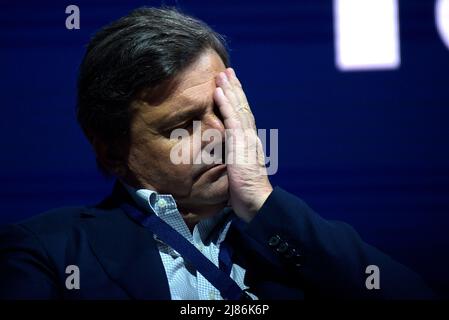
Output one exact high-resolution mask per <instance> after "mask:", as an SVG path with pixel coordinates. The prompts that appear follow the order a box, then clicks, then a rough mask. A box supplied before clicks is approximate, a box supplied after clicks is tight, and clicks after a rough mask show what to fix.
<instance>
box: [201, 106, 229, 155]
mask: <svg viewBox="0 0 449 320" xmlns="http://www.w3.org/2000/svg"><path fill="white" fill-rule="evenodd" d="M206 130H208V131H209V130H214V131H215V132H214V134H211V132H210V131H209V132H207V135H206V136H207V138H206V137H204V136H203V139H202V148H204V147H205V146H206V145H208V144H210V143H213V145H214V146H215V144H222V142H223V141H224V139H225V126H224V124H223V121H222V120H221V118H220V116H219V115H217V114H216V113H214V112H209V113H208V114H207V115H205V116H204V118H203V123H202V131H203V132H202V134H204V132H205V131H206ZM218 135H219V136H220V137H219V139H218V140H217V141H216V139H215V138H218ZM216 136H217V137H216Z"/></svg>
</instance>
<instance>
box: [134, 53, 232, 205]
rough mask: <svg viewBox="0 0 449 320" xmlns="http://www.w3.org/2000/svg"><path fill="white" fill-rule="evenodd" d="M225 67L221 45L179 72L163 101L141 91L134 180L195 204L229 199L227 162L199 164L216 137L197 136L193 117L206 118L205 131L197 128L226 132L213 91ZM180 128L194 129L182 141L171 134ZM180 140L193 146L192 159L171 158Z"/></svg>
mask: <svg viewBox="0 0 449 320" xmlns="http://www.w3.org/2000/svg"><path fill="white" fill-rule="evenodd" d="M225 68H226V67H225V65H224V64H223V62H222V60H221V58H220V57H219V56H218V54H217V53H216V52H215V51H212V50H208V51H205V52H204V53H203V54H201V55H200V57H199V58H198V59H197V60H195V62H194V63H193V64H191V65H190V66H189V67H188V68H187V69H186V70H185V71H183V72H182V73H181V74H179V75H178V76H177V79H176V80H177V82H176V85H174V86H173V88H172V89H171V90H170V92H169V94H168V95H167V96H168V97H166V98H165V99H164V100H163V101H159V102H151V101H150V100H148V99H145V98H144V96H145V95H141V98H139V99H138V100H137V101H135V103H133V106H134V108H135V113H134V116H133V118H132V120H131V123H130V140H129V141H130V145H129V153H128V159H127V160H128V168H129V174H128V176H127V179H126V180H128V182H130V181H131V182H130V183H131V184H134V185H135V186H136V187H143V188H148V189H152V190H156V191H157V192H159V193H168V194H172V195H173V196H174V198H175V199H176V201H177V202H178V205H180V206H182V207H184V208H188V209H191V210H194V209H196V208H201V207H205V206H206V207H207V206H215V205H222V204H226V202H227V199H228V176H227V172H226V166H225V165H206V164H193V159H195V158H196V159H198V157H200V154H201V150H202V149H203V148H204V147H205V146H206V145H207V144H210V143H211V141H202V142H199V141H198V140H195V139H193V134H194V132H193V126H192V123H193V121H200V122H201V128H200V129H197V131H201V132H195V133H196V134H199V135H201V133H202V132H204V130H207V129H216V130H219V131H220V132H221V133H222V134H223V135H224V125H223V123H222V121H221V116H220V114H219V112H218V109H217V107H216V105H215V103H214V98H213V93H214V90H215V88H216V83H215V77H216V75H217V74H218V73H219V72H222V71H224V70H225ZM156 94H157V92H156ZM153 100H154V99H153ZM177 128H184V129H186V130H188V132H189V136H188V137H185V138H183V139H182V140H181V141H179V140H178V139H177V138H174V139H170V133H171V132H172V131H173V130H174V129H177ZM194 142H195V143H194ZM198 142H199V143H198ZM177 143H181V144H183V145H184V146H188V148H189V149H190V161H189V164H174V163H173V162H172V161H171V160H170V152H171V150H172V148H173V147H174V146H175V145H176V144H177ZM212 166H213V167H212ZM211 167H212V168H211Z"/></svg>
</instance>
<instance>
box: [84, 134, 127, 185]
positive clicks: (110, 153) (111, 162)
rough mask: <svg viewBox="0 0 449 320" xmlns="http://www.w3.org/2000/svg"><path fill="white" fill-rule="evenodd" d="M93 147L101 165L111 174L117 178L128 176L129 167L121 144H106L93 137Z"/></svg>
mask: <svg viewBox="0 0 449 320" xmlns="http://www.w3.org/2000/svg"><path fill="white" fill-rule="evenodd" d="M91 143H92V146H93V148H94V151H95V155H96V156H97V160H98V161H99V162H100V164H101V165H102V166H103V167H104V168H106V169H107V170H108V171H109V172H110V173H112V174H114V175H115V176H117V177H123V176H125V175H126V172H127V166H126V159H125V153H124V152H123V150H122V148H121V144H120V143H111V142H110V143H106V142H104V141H103V140H101V139H99V138H96V137H93V138H92V139H91Z"/></svg>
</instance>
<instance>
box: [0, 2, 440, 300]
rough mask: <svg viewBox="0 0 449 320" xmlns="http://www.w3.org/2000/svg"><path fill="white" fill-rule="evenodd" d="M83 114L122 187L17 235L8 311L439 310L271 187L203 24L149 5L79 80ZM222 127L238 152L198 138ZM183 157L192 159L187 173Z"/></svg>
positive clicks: (378, 256) (346, 230)
mask: <svg viewBox="0 0 449 320" xmlns="http://www.w3.org/2000/svg"><path fill="white" fill-rule="evenodd" d="M261 76H264V75H263V69H261ZM77 111H78V121H79V123H80V125H81V127H82V129H83V130H84V132H85V134H86V136H87V138H88V139H89V141H90V143H91V144H92V146H93V148H94V150H95V154H96V156H97V162H98V165H99V166H100V168H101V169H102V170H104V171H106V172H107V173H108V174H111V175H113V176H115V177H116V178H117V183H116V185H115V187H114V190H113V192H112V194H111V195H110V196H109V197H107V198H106V199H105V200H104V201H102V202H101V203H100V204H98V205H96V206H93V207H80V208H62V209H57V210H54V211H51V212H48V213H46V214H43V215H41V216H38V217H35V218H33V219H30V220H29V221H26V222H23V223H19V224H17V225H14V226H8V227H6V228H4V229H3V230H2V232H1V234H0V240H1V241H0V243H1V244H0V290H1V291H0V296H1V297H2V298H8V299H11V298H12V299H21V298H25V299H28V298H29V299H36V298H37V299H303V298H319V297H338V298H416V299H419V298H431V297H432V292H431V291H430V290H429V289H428V288H427V286H426V285H425V284H424V283H423V282H422V280H421V279H420V278H419V277H418V276H417V275H415V274H414V273H413V272H412V271H410V270H409V269H407V268H406V267H404V266H402V265H400V264H398V263H396V262H394V261H393V260H391V259H390V258H389V257H387V256H386V255H384V254H383V253H381V252H379V251H378V250H376V249H375V248H373V247H371V246H369V245H367V244H365V243H364V242H362V240H361V239H360V238H359V236H358V235H357V234H356V232H355V231H354V230H353V229H352V228H351V227H350V226H348V225H346V224H343V223H339V222H330V221H326V220H324V219H322V218H321V217H320V216H318V215H317V214H316V213H314V212H313V211H312V210H311V209H310V208H308V207H307V205H306V204H305V203H304V202H303V201H302V200H300V199H298V198H297V197H295V196H293V195H291V194H289V193H287V192H286V191H284V190H282V189H281V188H278V187H276V188H273V187H272V185H271V184H270V182H269V179H268V177H267V174H266V168H265V166H264V161H263V154H262V153H261V152H260V150H261V149H260V140H258V138H257V136H256V126H255V121H254V117H253V115H252V113H251V109H250V107H249V104H248V101H247V99H246V97H245V93H244V91H243V88H242V85H241V83H240V82H239V80H238V78H237V76H236V73H235V71H234V70H233V69H232V68H229V60H228V54H227V51H226V49H225V46H224V44H223V40H222V38H221V37H220V36H219V35H218V34H216V33H215V32H214V31H212V30H211V29H210V28H209V27H208V26H207V25H205V24H204V23H202V22H200V21H198V20H196V19H194V18H192V17H189V16H186V15H184V14H181V13H179V12H177V11H176V10H173V9H155V8H143V9H138V10H135V11H133V12H132V13H131V14H129V15H128V16H126V17H123V18H121V19H120V20H118V21H116V22H114V23H112V24H111V25H109V26H107V27H105V28H104V29H102V30H101V31H100V32H98V33H97V34H96V35H95V37H94V38H93V39H92V41H91V42H90V45H89V47H88V49H87V52H86V55H85V57H84V60H83V63H82V65H81V68H80V77H79V88H78V110H77ZM195 122H199V124H200V126H198V125H195ZM177 129H184V130H185V131H186V132H187V133H188V134H187V135H185V136H182V137H174V136H173V132H174V131H175V130H177ZM211 129H213V130H215V132H219V134H220V135H222V136H223V137H225V138H233V139H228V140H226V139H225V141H224V142H223V141H220V140H219V139H218V140H217V141H215V139H206V140H203V139H201V140H199V143H198V140H196V139H194V135H195V134H198V133H200V134H204V133H205V132H206V130H211ZM225 132H226V134H225ZM228 132H229V133H228ZM242 132H243V134H242ZM229 141H234V142H236V144H233V143H229ZM239 143H240V146H244V150H243V151H244V152H237V151H238V150H237V148H236V147H235V146H236V145H239ZM210 144H214V145H215V146H218V149H220V150H221V148H222V147H224V148H225V150H226V152H225V153H224V160H225V161H224V163H222V164H216V163H212V164H204V162H202V161H195V160H198V159H202V157H203V155H204V152H205V150H206V147H207V146H208V145H209V146H210ZM178 146H182V147H185V148H184V149H182V150H188V151H189V157H188V160H189V161H186V162H181V163H175V162H174V161H173V150H175V149H176V148H177V147H178ZM218 149H217V148H214V150H218ZM208 150H209V149H208ZM206 153H207V152H206ZM212 153H213V152H212ZM217 154H218V152H217ZM245 155H253V156H254V157H255V159H256V161H246V162H245V161H239V160H242V159H243V158H245ZM232 157H235V160H237V161H229V160H230V159H231V158H232ZM366 270H374V272H376V274H374V275H373V277H372V278H369V274H367V273H366ZM72 272H73V274H72Z"/></svg>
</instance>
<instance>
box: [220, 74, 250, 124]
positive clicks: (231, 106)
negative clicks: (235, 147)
mask: <svg viewBox="0 0 449 320" xmlns="http://www.w3.org/2000/svg"><path fill="white" fill-rule="evenodd" d="M216 84H217V86H218V87H217V88H216V91H215V94H214V98H215V99H216V102H217V104H218V107H219V109H220V112H221V113H222V116H223V118H224V120H225V126H226V121H228V122H229V121H231V122H233V124H234V125H235V121H236V120H238V121H239V122H240V126H237V128H238V127H241V128H244V129H246V128H252V129H255V128H256V126H255V121H254V116H253V114H252V112H251V109H250V107H249V104H248V101H247V99H246V96H245V93H244V92H243V89H242V85H241V83H240V81H239V80H238V79H237V77H236V75H235V72H234V70H233V69H231V68H228V69H226V70H225V72H220V74H218V76H217V77H216ZM220 89H221V90H220Z"/></svg>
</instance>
